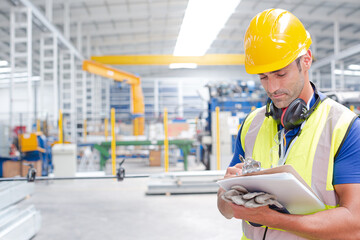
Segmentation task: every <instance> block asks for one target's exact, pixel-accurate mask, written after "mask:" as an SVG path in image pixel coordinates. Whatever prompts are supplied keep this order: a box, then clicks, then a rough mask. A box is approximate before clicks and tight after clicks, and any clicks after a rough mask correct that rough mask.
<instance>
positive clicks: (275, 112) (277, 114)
mask: <svg viewBox="0 0 360 240" xmlns="http://www.w3.org/2000/svg"><path fill="white" fill-rule="evenodd" d="M282 113H283V111H282V110H281V109H279V108H277V107H276V106H275V105H274V104H273V103H270V116H272V118H273V119H274V120H275V121H276V122H277V124H279V123H280V120H281V115H282Z"/></svg>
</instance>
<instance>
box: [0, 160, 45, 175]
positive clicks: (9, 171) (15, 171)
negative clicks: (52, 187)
mask: <svg viewBox="0 0 360 240" xmlns="http://www.w3.org/2000/svg"><path fill="white" fill-rule="evenodd" d="M24 163H28V164H30V163H31V164H33V165H34V168H35V169H36V176H38V177H39V176H41V171H42V161H41V160H38V161H25V160H23V161H22V162H21V161H11V160H9V161H4V162H3V172H2V175H3V177H4V178H10V177H16V176H21V177H26V175H27V173H28V171H29V168H30V166H27V165H24Z"/></svg>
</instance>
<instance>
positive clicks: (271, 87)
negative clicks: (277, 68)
mask: <svg viewBox="0 0 360 240" xmlns="http://www.w3.org/2000/svg"><path fill="white" fill-rule="evenodd" d="M279 87H280V84H279V81H278V80H276V79H274V78H269V80H268V92H269V93H274V92H276V91H277V90H278V89H279Z"/></svg>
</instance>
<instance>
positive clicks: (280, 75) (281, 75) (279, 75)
mask: <svg viewBox="0 0 360 240" xmlns="http://www.w3.org/2000/svg"><path fill="white" fill-rule="evenodd" d="M285 75H286V73H283V74H278V77H284V76H285Z"/></svg>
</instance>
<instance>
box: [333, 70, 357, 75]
mask: <svg viewBox="0 0 360 240" xmlns="http://www.w3.org/2000/svg"><path fill="white" fill-rule="evenodd" d="M335 74H338V75H342V74H343V75H347V76H360V71H351V70H344V71H342V70H341V69H335Z"/></svg>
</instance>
